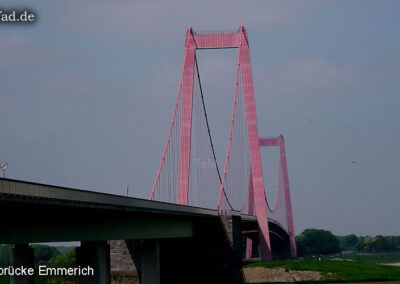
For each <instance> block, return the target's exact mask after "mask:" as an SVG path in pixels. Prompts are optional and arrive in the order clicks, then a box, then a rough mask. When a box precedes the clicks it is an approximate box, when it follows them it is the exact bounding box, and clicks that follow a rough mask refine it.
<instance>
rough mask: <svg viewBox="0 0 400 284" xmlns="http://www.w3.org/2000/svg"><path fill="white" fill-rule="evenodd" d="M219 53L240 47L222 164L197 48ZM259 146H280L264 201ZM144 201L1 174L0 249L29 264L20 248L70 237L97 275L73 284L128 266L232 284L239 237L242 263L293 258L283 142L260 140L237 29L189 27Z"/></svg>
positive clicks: (245, 48) (177, 279) (175, 278)
mask: <svg viewBox="0 0 400 284" xmlns="http://www.w3.org/2000/svg"><path fill="white" fill-rule="evenodd" d="M228 48H236V49H238V61H237V67H236V79H235V91H234V94H232V98H233V104H232V115H231V117H229V118H228V120H229V119H230V128H229V129H227V132H228V130H229V137H228V140H227V141H226V145H227V148H226V153H223V154H224V155H225V156H224V157H225V159H224V163H223V164H221V165H220V164H218V159H217V156H216V153H215V147H214V144H213V137H212V127H210V121H209V119H208V116H207V111H206V107H205V96H204V94H203V88H202V82H201V80H200V78H201V77H200V72H199V66H198V63H197V58H196V51H197V50H201V49H228ZM227 103H229V102H227ZM269 148H275V149H276V148H279V158H278V159H277V161H275V162H276V165H275V166H276V168H278V171H277V177H276V179H277V184H276V191H275V199H274V200H272V202H271V200H268V199H267V194H266V186H265V184H266V183H264V172H265V171H264V170H263V164H262V158H261V156H262V155H261V154H262V151H265V150H266V149H269ZM264 166H265V164H264ZM274 189H275V188H274ZM149 199H150V200H143V199H138V198H132V197H125V196H118V195H112V194H106V193H98V192H94V191H84V190H79V189H71V188H65V187H60V186H52V185H45V184H38V183H32V182H27V181H21V180H12V179H6V178H0V213H1V214H2V216H7V218H5V219H4V220H3V223H2V230H1V232H0V243H11V244H15V246H14V248H13V249H12V250H11V252H10V263H11V265H12V266H21V265H23V266H26V267H34V263H33V260H34V258H33V248H30V247H29V243H32V242H68V241H80V242H81V246H80V247H78V248H77V250H76V260H77V265H80V266H82V267H83V266H86V265H89V266H91V267H93V268H94V270H95V271H97V273H95V275H93V276H91V277H79V278H78V279H77V280H78V282H79V283H110V281H111V280H110V279H111V278H110V277H111V276H110V275H111V271H112V270H113V269H117V270H116V271H120V270H121V267H122V266H123V267H131V266H133V265H134V266H136V269H137V271H138V274H139V276H140V281H141V283H144V284H146V283H160V282H165V283H187V282H191V283H241V281H243V275H242V274H241V266H242V260H243V252H244V250H243V249H242V238H243V237H244V238H246V242H245V246H246V247H245V257H246V258H251V257H252V256H254V255H257V254H258V252H259V256H260V257H261V259H262V260H271V259H272V258H273V255H274V254H275V253H278V254H279V253H282V252H283V253H284V255H285V256H286V257H292V258H295V257H296V256H297V252H296V242H295V238H294V237H295V236H294V228H293V214H292V207H291V199H290V189H289V177H288V167H287V161H286V150H285V142H284V139H283V136H282V135H280V136H278V137H273V138H264V137H260V135H259V132H258V125H257V117H256V108H255V99H254V88H253V79H252V70H251V63H250V53H249V42H248V35H247V32H246V30H245V29H244V27H243V26H241V27H240V28H239V29H238V30H237V31H235V32H232V33H207V34H206V33H196V32H195V31H193V30H192V28H189V29H188V31H187V33H186V40H185V55H184V63H183V68H182V74H181V80H180V84H179V90H178V95H177V99H176V103H175V108H174V111H173V116H172V121H171V124H170V128H169V132H168V137H167V142H166V145H165V148H164V151H163V155H162V158H161V163H160V167H159V168H158V171H157V174H156V178H155V182H154V185H153V187H152V189H151V193H150V197H149ZM48 216H57V218H56V221H55V220H54V219H53V218H49V217H48ZM257 245H258V246H257ZM110 247H111V248H110ZM256 247H258V248H259V249H258V250H255V251H253V248H256ZM111 252H112V253H111ZM125 265H126V266H125ZM130 265H131V266H130ZM11 281H12V283H33V282H34V278H33V277H32V276H12V277H11Z"/></svg>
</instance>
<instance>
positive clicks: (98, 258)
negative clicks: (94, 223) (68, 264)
mask: <svg viewBox="0 0 400 284" xmlns="http://www.w3.org/2000/svg"><path fill="white" fill-rule="evenodd" d="M76 262H77V265H78V266H81V267H88V266H89V267H91V268H93V269H94V275H92V276H79V277H77V283H79V284H109V283H111V272H110V245H109V244H108V243H107V241H90V242H81V246H80V247H77V248H76Z"/></svg>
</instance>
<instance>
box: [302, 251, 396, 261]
mask: <svg viewBox="0 0 400 284" xmlns="http://www.w3.org/2000/svg"><path fill="white" fill-rule="evenodd" d="M318 258H321V259H322V260H350V261H358V262H365V263H392V262H400V253H365V254H363V253H360V254H349V255H343V256H331V255H322V256H316V257H314V258H312V257H311V256H307V257H306V260H317V259H318Z"/></svg>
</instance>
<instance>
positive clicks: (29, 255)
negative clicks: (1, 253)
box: [10, 243, 35, 284]
mask: <svg viewBox="0 0 400 284" xmlns="http://www.w3.org/2000/svg"><path fill="white" fill-rule="evenodd" d="M10 265H11V266H13V267H14V268H17V267H21V266H23V267H27V268H35V261H34V250H33V248H31V247H29V244H28V243H18V244H15V245H14V248H12V249H11V252H10ZM34 282H35V276H34V275H32V276H30V275H26V276H10V283H11V284H33V283H34Z"/></svg>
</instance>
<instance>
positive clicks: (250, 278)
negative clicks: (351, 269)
mask: <svg viewBox="0 0 400 284" xmlns="http://www.w3.org/2000/svg"><path fill="white" fill-rule="evenodd" d="M244 275H245V279H246V282H250V283H261V282H294V281H306V280H320V279H321V277H322V276H321V273H320V272H318V271H301V270H288V271H286V270H285V269H284V268H265V267H251V268H245V269H244Z"/></svg>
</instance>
